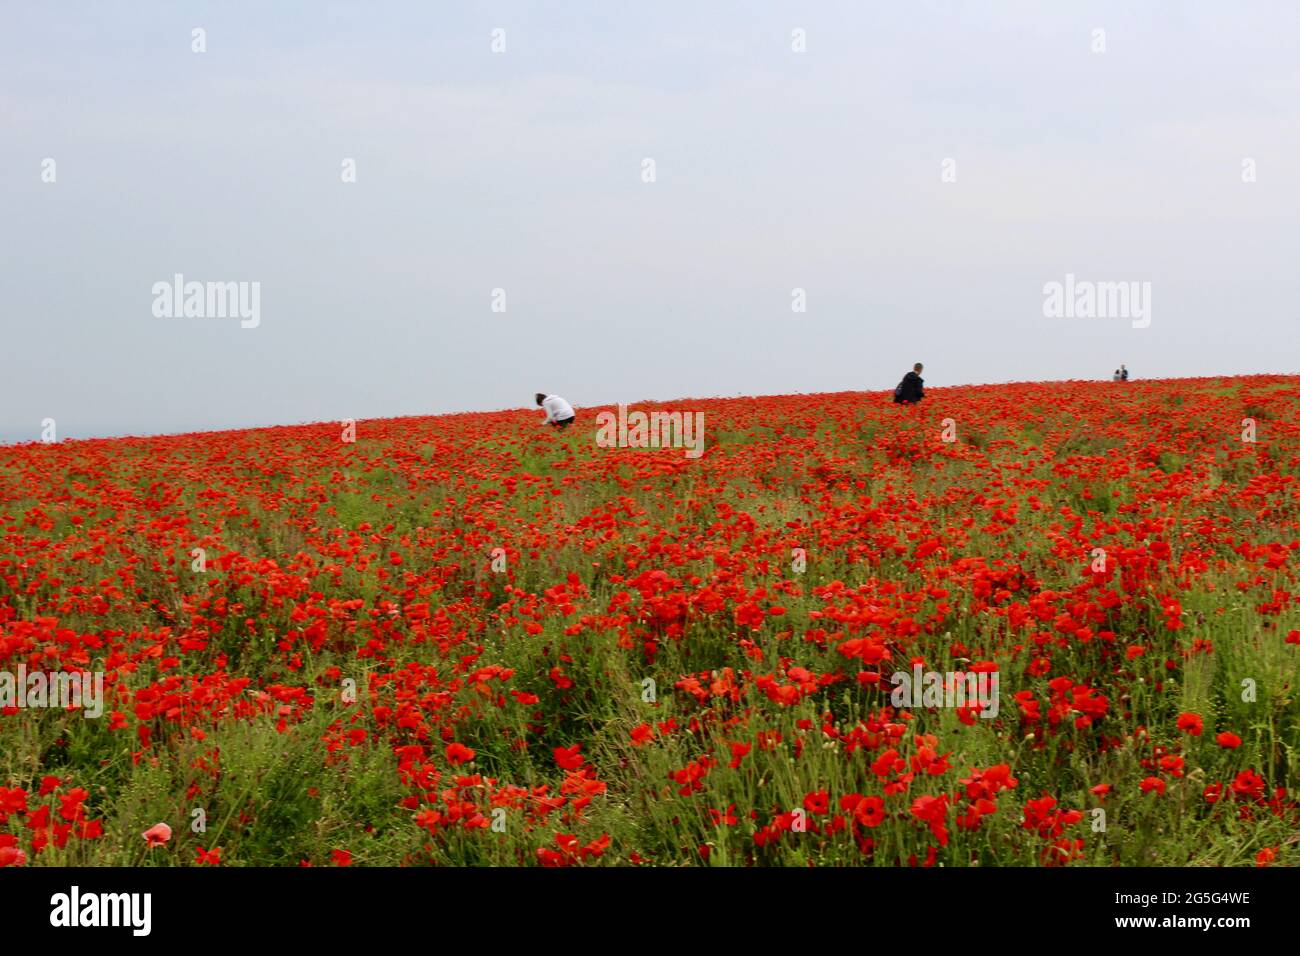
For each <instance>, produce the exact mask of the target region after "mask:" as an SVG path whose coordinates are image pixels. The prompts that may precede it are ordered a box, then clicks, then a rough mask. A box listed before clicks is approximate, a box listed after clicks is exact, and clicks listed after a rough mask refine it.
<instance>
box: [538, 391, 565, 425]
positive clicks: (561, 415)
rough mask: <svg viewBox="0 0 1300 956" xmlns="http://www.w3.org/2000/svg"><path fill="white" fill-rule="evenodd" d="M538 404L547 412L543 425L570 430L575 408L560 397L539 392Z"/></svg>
mask: <svg viewBox="0 0 1300 956" xmlns="http://www.w3.org/2000/svg"><path fill="white" fill-rule="evenodd" d="M537 404H538V405H540V406H541V407H542V408H543V409H544V410H545V412H546V417H545V418H543V419H542V421H541V424H543V425H550V426H552V427H553V428H568V427H569V426H570V425H572V424H573V418H574V414H573V406H572V405H570V404H569V403H568V402H566V401H565V400H564V399H562V398H560V396H558V395H544V394H542V393H541V392H538V393H537Z"/></svg>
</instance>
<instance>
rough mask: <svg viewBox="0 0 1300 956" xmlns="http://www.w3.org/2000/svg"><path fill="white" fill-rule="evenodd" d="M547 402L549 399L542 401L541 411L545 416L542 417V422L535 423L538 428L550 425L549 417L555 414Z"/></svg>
mask: <svg viewBox="0 0 1300 956" xmlns="http://www.w3.org/2000/svg"><path fill="white" fill-rule="evenodd" d="M548 402H549V399H543V400H542V411H544V412H546V414H545V415H544V416H542V420H541V421H540V422H538V423H537V424H538V426H539V427H540V426H542V425H549V424H550V423H551V416H552V415H554V414H555V412H554V411H553V410H552V407H551V405H550V404H548Z"/></svg>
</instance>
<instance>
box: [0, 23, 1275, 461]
mask: <svg viewBox="0 0 1300 956" xmlns="http://www.w3.org/2000/svg"><path fill="white" fill-rule="evenodd" d="M1134 8H1136V9H1134ZM1298 10H1300V6H1298V5H1297V4H1295V3H1293V2H1291V0H1286V2H1282V0H1278V2H1231V3H1230V2H1227V0H1221V2H1215V3H1199V2H1184V0H1178V2H1174V0H1169V2H1144V3H1141V4H1133V3H1130V2H1126V3H1118V2H1117V3H1088V4H1083V3H1071V4H1063V3H1049V2H1046V0H1044V2H1042V3H1028V2H1025V3H1020V2H1014V3H1013V2H1003V3H997V2H991V3H970V4H962V3H917V2H908V3H897V2H882V3H865V2H861V0H853V2H844V3H831V2H820V0H819V2H816V3H810V2H806V0H805V2H792V3H780V2H755V0H744V2H731V3H726V2H709V3H700V2H698V0H693V2H671V0H658V2H655V3H630V2H629V3H613V2H609V0H591V2H569V3H559V2H556V3H523V2H520V3H452V2H446V3H438V2H421V3H415V2H411V3H397V2H393V3H385V2H374V3H360V2H358V3H346V4H341V3H322V2H302V3H287V2H274V3H271V2H263V0H259V2H229V0H223V2H221V3H211V4H203V3H185V4H178V3H174V2H168V3H147V2H132V3H112V4H106V3H89V2H87V3H58V4H39V3H28V2H19V0H0V310H2V311H0V323H2V325H0V352H2V353H3V356H4V361H3V367H2V368H3V371H0V439H5V440H33V439H36V438H38V437H39V436H40V431H41V420H42V419H45V418H53V419H55V421H56V422H57V427H58V436H59V437H78V436H90V435H114V434H147V433H153V432H165V431H190V430H196V429H207V428H223V427H224V428H230V427H242V426H252V425H261V424H291V423H296V422H305V421H324V420H339V419H343V418H356V419H365V418H376V417H387V416H394V415H410V414H422V413H437V412H449V411H464V410H474V409H494V408H504V407H520V406H524V405H531V403H532V394H533V393H534V392H536V391H552V392H558V393H559V394H561V395H564V396H565V397H567V398H568V399H569V400H570V401H572V402H573V404H575V405H577V406H579V407H581V406H583V405H585V404H599V403H612V402H617V401H628V402H636V401H638V400H643V399H659V400H669V399H677V398H684V397H691V396H713V395H735V394H745V395H749V394H776V393H786V392H816V391H840V390H846V389H889V388H892V387H893V385H894V384H895V383H896V382H897V381H898V379H899V377H900V376H901V374H902V373H903V371H905V370H906V368H908V367H910V365H911V363H912V362H914V361H917V360H918V359H919V360H922V361H924V362H925V364H926V376H925V377H926V380H927V383H928V384H929V385H930V386H942V385H952V384H959V383H968V382H996V381H1008V380H1025V379H1064V378H1093V377H1096V378H1103V377H1108V376H1109V373H1110V372H1111V371H1112V370H1113V369H1114V368H1115V367H1116V366H1117V365H1118V364H1119V363H1120V362H1126V363H1127V364H1128V366H1129V368H1130V369H1131V370H1132V372H1133V374H1134V376H1135V377H1156V376H1159V377H1166V376H1187V375H1211V374H1220V373H1224V374H1241V373H1251V372H1295V371H1298V370H1300V369H1298V368H1297V366H1298V365H1300V361H1298V360H1300V336H1298V335H1297V319H1298V318H1300V268H1298V266H1300V12H1298ZM195 28H202V29H203V30H204V31H205V41H206V52H203V53H196V52H194V51H193V49H192V46H193V44H194V38H193V32H192V31H193V30H194V29H195ZM497 29H500V30H503V31H504V41H505V50H504V52H499V53H497V52H493V49H492V45H493V31H494V30H497ZM796 29H799V30H803V31H804V34H803V35H804V37H805V52H802V53H800V52H796V51H795V50H794V49H792V46H794V45H795V40H794V35H793V32H792V31H794V30H796ZM1098 29H1100V30H1104V43H1105V51H1104V52H1094V47H1095V46H1096V45H1097V36H1096V34H1094V31H1095V30H1098ZM647 158H649V159H653V160H654V164H655V165H654V172H655V181H654V182H645V181H643V160H645V159H647ZM46 159H53V160H54V161H55V165H54V167H53V172H54V182H46V181H43V175H44V176H45V177H46V178H48V173H47V170H48V164H44V160H46ZM345 159H352V160H355V164H356V166H355V168H356V181H355V182H343V181H342V180H343V175H342V173H343V163H344V160H345ZM948 159H951V160H953V161H954V163H955V166H954V165H951V164H950V165H949V166H948V167H947V169H948V170H949V171H950V172H951V171H953V170H954V169H955V181H952V182H945V181H943V173H944V170H945V166H944V162H945V160H948ZM1245 160H1252V161H1253V164H1254V167H1253V168H1254V177H1255V181H1254V182H1243V169H1244V167H1243V162H1244V161H1245ZM949 178H951V177H949ZM177 273H180V274H182V275H183V276H184V277H185V279H186V280H187V281H200V282H209V281H214V282H227V281H229V282H249V283H251V282H257V283H260V313H259V324H258V325H257V326H256V327H255V328H242V327H241V323H240V321H239V319H238V318H224V319H222V318H196V317H190V318H186V317H184V316H177V317H170V318H167V317H163V318H160V317H156V316H155V315H154V310H153V306H154V304H155V300H154V293H153V291H152V290H153V286H154V284H155V283H158V282H171V281H172V277H173V276H174V275H175V274H177ZM1067 273H1069V274H1074V275H1075V276H1076V278H1077V279H1078V280H1090V281H1096V282H1128V281H1134V282H1149V283H1150V284H1151V285H1150V289H1151V299H1150V307H1151V311H1150V319H1151V322H1150V325H1149V327H1147V328H1134V327H1133V322H1131V321H1129V320H1128V319H1127V318H1080V317H1075V318H1048V317H1045V315H1044V293H1043V287H1044V285H1045V284H1046V283H1049V282H1052V281H1058V282H1064V280H1065V276H1066V275H1067ZM796 288H800V289H804V290H805V291H806V303H807V311H806V312H802V313H800V312H795V311H793V310H792V302H793V298H792V290H794V289H796ZM494 289H504V290H505V304H506V310H505V311H504V312H494V311H493V309H492V303H493V290H494Z"/></svg>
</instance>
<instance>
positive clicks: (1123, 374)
mask: <svg viewBox="0 0 1300 956" xmlns="http://www.w3.org/2000/svg"><path fill="white" fill-rule="evenodd" d="M1119 380H1120V381H1121V382H1127V381H1128V369H1127V368H1126V367H1124V366H1123V365H1121V366H1120V367H1119Z"/></svg>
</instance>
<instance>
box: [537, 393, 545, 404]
mask: <svg viewBox="0 0 1300 956" xmlns="http://www.w3.org/2000/svg"><path fill="white" fill-rule="evenodd" d="M544 401H546V395H545V394H543V393H542V392H538V393H537V404H538V405H540V404H542V402H544Z"/></svg>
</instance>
